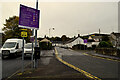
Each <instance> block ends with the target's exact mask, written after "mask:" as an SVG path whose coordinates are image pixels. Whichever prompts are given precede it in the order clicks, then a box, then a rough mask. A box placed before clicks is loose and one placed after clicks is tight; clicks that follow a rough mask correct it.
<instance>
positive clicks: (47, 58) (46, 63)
mask: <svg viewBox="0 0 120 80" xmlns="http://www.w3.org/2000/svg"><path fill="white" fill-rule="evenodd" d="M51 58H52V57H43V58H41V60H40V61H41V64H43V65H48V64H49V63H50V60H51Z"/></svg>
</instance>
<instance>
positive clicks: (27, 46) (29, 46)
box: [24, 43, 35, 56]
mask: <svg viewBox="0 0 120 80" xmlns="http://www.w3.org/2000/svg"><path fill="white" fill-rule="evenodd" d="M34 46H35V44H34V43H33V54H34ZM31 55H32V43H27V44H25V46H24V56H31Z"/></svg>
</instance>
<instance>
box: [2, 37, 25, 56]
mask: <svg viewBox="0 0 120 80" xmlns="http://www.w3.org/2000/svg"><path fill="white" fill-rule="evenodd" d="M25 43H26V42H25V41H24V44H25ZM22 47H23V40H22V39H7V40H6V41H5V43H4V45H3V46H2V48H1V53H2V58H4V56H11V55H12V56H17V55H21V54H22Z"/></svg>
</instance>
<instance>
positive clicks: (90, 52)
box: [86, 51, 120, 60]
mask: <svg viewBox="0 0 120 80" xmlns="http://www.w3.org/2000/svg"><path fill="white" fill-rule="evenodd" d="M86 53H87V54H90V55H93V56H98V57H104V58H110V59H115V60H120V58H119V57H115V56H109V55H103V54H99V53H96V52H95V51H89V52H86Z"/></svg>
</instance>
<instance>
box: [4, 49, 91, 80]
mask: <svg viewBox="0 0 120 80" xmlns="http://www.w3.org/2000/svg"><path fill="white" fill-rule="evenodd" d="M42 79H43V80H49V79H50V80H51V79H52V80H63V79H69V80H74V79H75V80H80V79H82V80H83V79H84V80H87V79H89V78H88V77H86V76H85V75H83V74H82V73H80V72H78V71H76V70H74V69H72V68H70V67H68V66H66V65H64V64H63V63H61V62H60V61H59V60H58V59H57V58H56V57H55V54H54V50H44V51H41V57H40V59H39V60H38V67H37V69H33V68H31V65H28V67H26V68H25V71H24V73H21V72H17V73H16V74H14V75H12V76H11V77H9V78H7V79H5V80H42Z"/></svg>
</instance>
